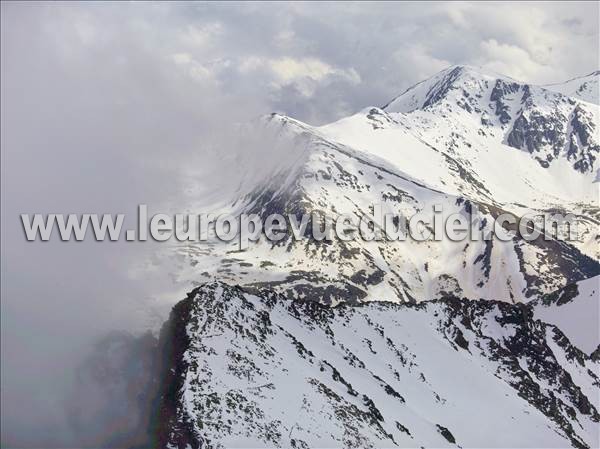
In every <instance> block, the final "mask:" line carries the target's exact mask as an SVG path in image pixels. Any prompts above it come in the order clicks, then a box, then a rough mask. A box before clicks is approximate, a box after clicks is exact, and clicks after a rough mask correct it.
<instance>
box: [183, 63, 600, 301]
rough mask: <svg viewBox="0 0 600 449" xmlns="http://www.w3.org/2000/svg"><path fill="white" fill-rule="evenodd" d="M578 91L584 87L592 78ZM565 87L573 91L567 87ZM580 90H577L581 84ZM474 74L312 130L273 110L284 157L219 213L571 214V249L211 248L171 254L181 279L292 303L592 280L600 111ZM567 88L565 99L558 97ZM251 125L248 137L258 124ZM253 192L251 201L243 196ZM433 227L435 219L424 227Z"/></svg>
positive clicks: (523, 292) (288, 244) (502, 245)
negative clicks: (575, 233) (574, 229)
mask: <svg viewBox="0 0 600 449" xmlns="http://www.w3.org/2000/svg"><path fill="white" fill-rule="evenodd" d="M597 78H598V75H597V74H594V75H591V78H590V79H589V80H587V81H585V82H584V84H585V85H586V86H590V85H591V83H592V80H593V79H596V80H597ZM572 83H573V82H572V81H570V82H567V83H566V84H565V85H564V86H563V87H564V89H567V87H568V88H570V87H569V86H571V84H572ZM582 85H583V84H582ZM552 88H553V90H548V89H547V88H544V87H540V86H533V85H530V84H525V83H520V82H517V81H515V80H512V79H510V78H507V77H502V76H500V75H496V74H491V73H486V72H483V71H481V70H478V69H474V68H470V67H463V66H459V67H451V68H449V69H447V70H444V71H442V72H440V73H439V74H437V75H435V76H433V77H432V78H430V79H428V80H426V81H423V82H422V83H419V84H417V85H415V86H413V87H412V88H410V89H408V90H407V91H406V92H404V93H403V94H401V95H399V96H398V97H396V98H395V99H393V100H392V101H391V102H390V103H389V104H387V105H385V106H384V107H382V108H378V107H369V108H366V109H364V110H362V111H361V112H359V113H357V114H355V115H353V116H350V117H347V118H344V119H341V120H339V121H337V122H335V123H332V124H329V125H325V126H321V127H312V126H309V125H307V124H304V123H301V122H299V121H297V120H294V119H292V118H289V117H284V116H280V115H272V116H270V117H268V118H266V119H265V120H264V121H263V122H262V124H261V125H260V126H257V127H258V128H260V129H261V130H262V132H263V133H264V135H265V141H268V142H272V141H274V140H276V141H278V142H279V143H280V146H281V148H282V151H288V153H289V154H287V155H286V157H283V158H281V160H282V161H283V162H282V163H281V164H279V165H278V166H277V169H275V170H274V172H273V173H270V174H269V175H268V177H267V178H266V179H264V180H262V181H258V182H256V181H253V182H252V183H250V184H246V185H244V187H243V189H241V190H240V191H239V195H238V197H236V198H235V199H233V200H231V201H230V202H229V203H226V204H225V207H224V209H223V210H225V211H229V212H231V211H235V212H238V213H241V212H245V213H257V214H260V215H262V216H263V217H264V216H266V215H268V214H271V213H276V212H277V213H283V214H289V213H293V214H297V215H299V214H302V213H311V212H313V211H318V212H320V213H323V214H325V215H327V216H330V217H332V218H335V217H337V216H339V214H342V213H350V214H353V215H355V216H357V217H360V216H363V215H365V214H368V213H371V212H372V210H373V209H372V208H373V205H374V204H381V205H382V206H383V212H384V213H398V212H402V213H403V214H405V215H406V216H411V215H412V214H414V213H416V212H421V213H424V214H429V215H428V216H429V217H430V218H431V219H432V218H433V205H434V204H441V205H443V207H444V214H445V215H449V214H451V213H461V214H467V213H468V212H470V211H471V210H472V209H473V208H475V207H476V208H477V209H478V210H479V215H478V219H479V221H478V226H480V227H481V228H483V229H487V230H489V229H491V222H492V219H493V218H494V217H497V216H499V215H500V214H503V213H510V214H513V215H514V216H516V217H521V216H523V215H524V214H526V213H538V214H551V213H556V212H561V213H572V214H574V215H576V216H577V218H578V221H579V240H578V241H575V242H561V241H556V240H550V241H546V240H544V239H543V238H540V239H538V240H537V241H534V242H527V241H524V240H523V239H520V238H518V237H514V238H513V239H512V240H511V241H508V242H500V241H498V240H493V241H481V240H480V241H477V242H468V243H467V242H452V241H449V240H447V239H445V240H443V241H425V242H417V241H414V240H408V241H404V242H389V241H387V242H377V241H370V242H367V241H364V240H357V241H351V242H343V241H339V240H334V241H333V242H318V241H316V240H307V241H293V240H292V239H290V238H288V239H285V240H283V241H281V242H278V243H277V244H273V243H271V242H265V241H261V242H258V243H256V244H254V245H251V247H250V248H249V249H247V250H245V251H238V250H237V243H231V244H225V243H222V242H218V241H213V242H209V243H207V242H199V243H197V244H189V245H185V246H179V247H178V248H177V252H178V254H179V256H181V257H180V258H179V259H178V260H177V262H176V263H177V269H176V274H175V276H176V277H177V278H178V279H179V280H186V279H188V280H194V281H195V282H205V281H210V280H213V279H219V280H224V281H228V282H232V283H235V284H241V285H244V286H246V287H248V288H250V287H253V288H270V289H273V290H276V291H278V292H280V293H284V294H286V295H287V296H288V297H290V298H306V299H310V298H318V300H319V301H322V302H324V303H327V304H335V303H338V302H340V301H351V302H356V301H369V300H391V301H421V300H431V299H434V298H436V297H439V296H440V295H442V294H449V293H451V294H456V295H458V296H465V297H467V298H471V299H477V298H486V299H494V300H501V301H508V302H522V301H527V300H529V299H531V298H533V297H535V296H536V295H539V294H548V293H551V292H553V291H555V290H557V289H559V288H561V287H564V286H566V285H568V284H571V283H573V282H576V281H579V280H582V279H586V278H589V277H591V276H594V275H597V274H598V273H600V266H599V264H598V262H597V259H598V256H599V245H598V242H599V236H598V225H599V223H600V208H599V205H598V193H599V191H598V188H599V185H600V184H599V183H598V182H594V181H595V179H596V177H597V173H598V168H599V165H598V160H597V158H598V154H600V146H599V143H598V142H599V141H600V139H599V136H598V123H599V120H598V119H599V117H600V113H599V111H598V106H597V105H595V104H591V103H589V102H586V101H582V100H580V99H579V98H577V97H568V96H566V95H564V94H562V93H560V92H557V90H561V86H558V85H555V86H552ZM564 89H563V90H564ZM257 127H255V128H257ZM248 192H249V193H248ZM431 221H433V220H431Z"/></svg>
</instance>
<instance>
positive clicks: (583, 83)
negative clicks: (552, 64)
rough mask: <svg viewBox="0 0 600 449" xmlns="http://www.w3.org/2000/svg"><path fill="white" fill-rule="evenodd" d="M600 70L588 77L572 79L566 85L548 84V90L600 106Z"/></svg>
mask: <svg viewBox="0 0 600 449" xmlns="http://www.w3.org/2000/svg"><path fill="white" fill-rule="evenodd" d="M599 81H600V70H596V71H595V72H592V73H590V74H589V75H586V76H580V77H577V78H573V79H570V80H568V81H565V82H564V83H558V84H548V85H546V86H544V87H545V88H546V89H548V90H552V91H554V92H560V93H561V94H563V95H566V96H568V97H574V98H579V99H580V100H583V101H587V102H588V103H594V104H600V83H599Z"/></svg>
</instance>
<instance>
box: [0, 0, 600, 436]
mask: <svg viewBox="0 0 600 449" xmlns="http://www.w3.org/2000/svg"><path fill="white" fill-rule="evenodd" d="M1 8H2V14H1V16H2V17H1V20H2V23H1V25H2V26H1V38H2V39H1V62H2V66H1V75H2V76H1V139H2V140H1V142H2V214H1V215H2V216H1V220H2V286H1V288H2V314H1V319H2V339H1V343H2V393H3V394H2V438H3V443H7V442H8V443H11V444H29V445H31V446H36V445H37V446H48V445H49V444H55V445H62V446H64V445H69V444H74V443H73V440H72V439H71V440H70V439H69V438H73V436H72V435H71V434H70V433H69V431H68V423H67V420H66V419H65V417H64V416H63V415H62V414H61V410H62V409H61V407H62V405H63V402H64V401H63V399H64V398H63V397H62V396H64V390H65V389H66V388H68V385H69V383H70V382H71V381H72V369H73V366H75V365H76V364H77V363H78V360H79V358H80V356H82V351H83V349H82V348H85V347H87V346H86V345H89V343H90V342H91V341H92V340H93V339H94V338H96V337H97V336H98V335H101V334H102V333H103V332H106V331H107V330H110V329H112V328H119V329H127V328H131V329H134V328H136V325H135V324H136V323H134V320H135V319H136V318H135V317H137V316H139V314H138V312H139V309H140V307H141V308H143V307H144V305H145V304H148V303H152V302H153V301H154V302H155V301H156V300H161V299H162V298H163V297H164V296H165V295H168V296H169V300H170V301H171V302H175V301H176V300H178V299H181V298H180V297H178V296H177V295H178V294H179V293H177V292H178V290H177V289H176V288H175V287H176V286H173V285H172V280H171V279H170V278H169V276H168V273H153V275H152V277H151V278H142V279H140V278H139V277H136V276H134V275H132V270H131V269H130V268H131V264H132V263H133V262H134V261H135V262H138V263H139V262H140V261H143V260H144V257H145V255H143V253H142V251H141V249H140V247H141V245H142V244H128V245H125V244H121V243H115V244H111V243H102V244H100V243H96V242H84V243H75V242H70V243H60V242H49V243H47V244H41V243H26V242H25V240H24V237H23V231H22V229H21V224H20V221H19V214H21V213H34V212H37V213H47V212H57V213H83V212H91V213H104V212H109V213H129V214H132V213H133V212H134V211H135V210H136V207H137V205H138V204H139V203H146V204H150V205H153V204H158V205H164V204H169V205H171V206H177V207H181V205H182V204H183V206H186V205H187V204H186V203H185V201H184V200H186V201H187V200H195V199H197V198H195V197H194V196H195V195H197V193H198V192H202V188H205V189H206V188H208V187H210V186H213V185H215V184H216V183H218V181H219V180H222V179H235V173H229V172H227V171H226V170H231V166H232V165H233V160H234V159H235V157H236V151H245V152H246V153H247V154H251V155H254V154H256V160H257V164H259V165H264V162H265V161H266V160H267V159H268V158H265V157H262V156H261V155H260V154H259V153H258V152H259V151H261V150H262V149H261V148H260V146H252V145H246V146H245V147H243V148H241V147H239V146H238V145H235V144H234V143H232V141H231V140H230V139H227V138H225V136H228V133H227V130H228V129H229V128H228V127H229V126H230V124H231V123H234V122H244V121H246V120H249V119H252V118H254V117H256V116H258V115H261V114H266V113H269V112H272V111H276V112H281V113H284V114H287V115H290V116H293V117H295V118H297V119H300V120H303V121H306V122H308V123H310V124H322V123H327V122H330V121H333V120H335V119H338V118H340V117H343V116H345V115H348V114H350V113H353V112H356V111H358V110H360V109H362V108H364V107H366V106H370V105H382V104H384V103H386V102H387V101H388V100H390V99H391V98H393V97H394V96H396V95H397V94H398V93H400V92H401V91H403V90H404V89H406V88H407V87H409V86H410V85H412V84H414V83H415V82H418V81H420V80H422V79H424V78H426V77H428V76H431V75H432V74H434V73H435V72H437V71H439V70H441V69H443V68H445V67H447V66H449V65H452V64H469V65H476V66H484V67H485V68H488V69H491V70H494V71H497V72H500V73H504V74H506V75H509V76H512V77H514V78H518V79H521V80H525V81H529V82H533V83H551V82H559V81H563V80H566V79H568V78H571V77H575V76H579V75H583V74H587V73H589V72H592V71H594V70H597V69H598V67H599V63H598V52H599V48H598V28H599V24H598V20H599V19H598V14H599V10H598V8H599V4H598V3H597V2H589V3H575V2H568V3H541V2H535V3H529V4H522V3H514V2H511V3H483V4H482V3H479V4H470V3H431V2H427V3H403V4H395V3H387V2H386V3H372V2H369V3H352V4H345V3H344V4H342V3H330V4H327V3H323V2H318V3H317V2H314V3H306V4H304V3H295V4H287V3H286V4H283V3H255V4H236V3H224V4H217V3H207V4H198V3H188V2H185V3H178V4H175V3H141V2H133V3H116V2H114V3H94V4H91V3H85V4H83V3H82V4H77V3H71V2H69V3H50V2H44V3H32V2H27V3H25V2H23V3H9V2H2V5H1ZM219 142H220V144H219ZM246 169H247V170H253V167H252V166H251V165H250V166H246ZM198 185H200V187H199V188H198ZM144 248H145V247H144ZM171 292H173V293H171ZM161 295H162V296H161ZM78 357H79V358H78Z"/></svg>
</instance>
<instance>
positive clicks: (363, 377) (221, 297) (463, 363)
mask: <svg viewBox="0 0 600 449" xmlns="http://www.w3.org/2000/svg"><path fill="white" fill-rule="evenodd" d="M161 344H162V346H163V347H164V348H166V349H167V355H166V358H165V360H166V361H167V363H166V365H165V369H164V372H163V382H164V391H163V396H162V399H161V403H160V419H159V422H160V426H161V427H160V432H159V445H160V446H161V447H171V448H181V449H183V448H198V447H203V448H218V447H296V448H297V447H357V448H364V447H545V448H550V447H567V446H573V447H597V445H598V438H599V435H598V432H599V429H600V426H599V421H600V415H599V414H598V407H599V404H598V402H599V393H600V381H599V379H598V368H599V367H600V365H599V362H598V361H597V360H596V361H593V360H592V359H591V358H590V357H589V356H588V355H586V354H585V353H583V352H582V351H580V350H579V349H577V348H576V347H574V346H573V345H572V344H571V343H570V342H569V339H568V338H567V337H566V336H565V335H564V334H563V333H562V332H561V331H560V330H559V329H558V328H557V327H554V326H552V325H548V324H545V323H542V322H541V321H537V320H534V317H533V315H532V311H531V308H530V307H529V306H526V305H522V304H519V305H511V304H507V303H503V302H496V301H481V300H480V301H468V300H459V299H456V298H446V299H443V300H439V301H433V302H425V303H421V304H418V305H417V304H396V303H389V302H371V303H367V304H363V305H360V306H348V305H341V306H338V307H335V308H329V307H325V306H322V305H320V304H318V302H317V301H291V300H287V299H284V298H283V297H281V296H279V295H277V294H274V293H269V292H262V293H260V294H259V295H254V294H250V293H248V292H246V291H244V290H242V289H240V288H239V287H231V286H228V285H226V284H223V283H218V282H215V283H212V284H205V285H203V286H201V287H199V288H197V289H195V290H194V291H193V292H192V293H190V294H189V295H188V298H187V299H185V300H183V301H181V302H180V303H179V304H177V305H176V306H175V308H174V309H173V312H172V314H171V318H170V320H169V322H168V323H167V324H166V325H165V327H164V328H163V331H162V333H161Z"/></svg>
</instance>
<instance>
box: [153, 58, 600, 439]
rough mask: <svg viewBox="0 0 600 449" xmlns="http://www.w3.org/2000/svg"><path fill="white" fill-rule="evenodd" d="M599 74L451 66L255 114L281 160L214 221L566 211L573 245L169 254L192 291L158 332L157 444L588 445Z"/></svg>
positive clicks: (593, 372) (307, 246) (256, 127)
mask: <svg viewBox="0 0 600 449" xmlns="http://www.w3.org/2000/svg"><path fill="white" fill-rule="evenodd" d="M598 77H599V75H598V73H594V74H592V75H590V76H588V77H584V78H580V79H577V80H571V81H568V82H566V83H564V84H561V85H552V86H534V85H530V84H526V83H522V82H518V81H515V80H512V79H510V78H507V77H503V76H500V75H497V74H492V73H487V72H484V71H481V70H479V69H474V68H470V67H463V66H461V67H451V68H449V69H447V70H444V71H442V72H440V73H439V74H437V75H435V76H433V77H432V78H430V79H428V80H425V81H423V82H422V83H419V84H417V85H415V86H413V87H412V88H410V89H408V90H407V91H406V92H404V93H402V94H401V95H399V96H397V97H396V98H394V99H393V100H392V101H390V102H389V103H388V104H387V105H385V106H383V107H368V108H365V109H364V110H362V111H360V112H358V113H357V114H354V115H352V116H350V117H346V118H343V119H341V120H338V121H336V122H335V123H331V124H328V125H325V126H320V127H313V126H309V125H307V124H305V123H302V122H299V121H297V120H294V119H293V118H290V117H285V116H281V115H277V114H273V115H271V116H269V117H267V118H265V119H263V120H262V121H260V122H258V123H255V124H253V125H252V130H253V132H259V133H263V135H264V141H265V142H268V143H269V144H275V145H277V148H278V150H280V151H281V152H282V153H279V154H278V155H277V156H278V157H277V159H278V163H277V164H273V166H274V167H275V168H274V169H273V171H272V173H269V174H268V175H267V176H265V177H264V179H262V178H259V179H257V178H256V177H255V176H252V177H250V176H248V177H243V176H240V177H239V186H240V187H239V189H238V191H237V194H236V195H235V197H234V198H231V199H229V200H227V201H224V202H223V204H222V205H221V210H220V211H221V212H229V213H236V214H238V213H246V214H259V215H261V216H263V217H266V216H267V215H269V214H273V213H279V214H284V215H288V214H293V215H296V216H300V215H302V214H310V213H311V212H315V211H316V212H319V213H320V214H323V215H326V216H328V217H331V218H334V219H335V218H336V217H337V216H339V215H340V214H347V213H348V214H352V215H354V216H356V217H361V216H363V215H365V214H371V213H373V212H374V210H373V206H374V205H375V204H380V205H382V208H383V213H398V212H401V213H403V214H404V215H405V216H411V215H412V214H414V213H417V212H419V213H422V214H425V215H426V216H427V217H428V218H430V219H431V220H430V221H431V222H433V205H435V204H437V205H442V206H443V213H444V215H446V216H447V215H449V214H451V213H459V214H464V215H465V216H467V215H470V213H471V212H473V211H475V210H477V211H478V212H477V213H476V214H475V217H476V222H475V226H476V228H477V229H480V230H490V229H491V226H492V225H491V222H492V219H493V218H495V217H497V216H499V215H500V214H504V213H509V214H512V215H514V216H515V217H521V216H523V215H525V214H527V213H536V214H552V213H556V212H561V213H572V214H574V215H575V216H576V217H577V219H578V221H579V240H578V241H572V242H565V241H559V240H553V239H550V240H546V239H544V238H539V239H537V240H534V241H526V240H524V239H522V238H521V237H518V236H517V235H515V233H514V232H513V231H514V229H512V228H511V227H507V228H505V229H503V230H501V232H502V233H503V234H504V235H505V236H509V237H510V238H509V239H508V240H507V241H500V240H478V241H469V242H465V241H462V242H454V241H451V240H449V239H443V240H441V241H434V240H426V241H416V240H411V239H408V240H406V241H377V240H371V241H367V240H364V239H357V240H353V241H344V240H340V239H333V240H332V241H319V240H317V239H315V238H307V239H305V240H294V239H292V238H291V236H290V235H288V236H286V238H284V239H283V240H281V241H279V242H268V241H266V240H264V239H263V240H260V241H258V242H255V243H251V245H250V247H249V248H248V249H245V250H240V249H239V248H238V243H237V242H231V243H224V242H221V241H219V240H218V239H216V238H211V239H210V240H209V241H208V242H205V241H203V242H198V243H188V244H185V245H177V246H176V250H175V251H176V255H177V257H176V258H170V259H169V263H170V264H171V265H170V267H169V270H170V272H171V273H173V276H174V279H175V280H178V281H180V282H182V283H185V282H186V281H189V280H193V282H194V283H195V284H196V285H197V288H195V289H194V290H193V291H192V292H191V293H189V294H188V296H187V299H185V300H183V301H181V302H180V303H178V304H177V305H176V306H175V307H174V308H173V310H172V312H171V315H170V318H169V320H168V321H167V323H166V324H165V325H164V326H163V329H162V331H161V336H160V342H159V352H160V355H161V357H160V359H161V361H162V362H161V367H162V368H161V369H160V373H159V375H158V378H157V382H156V384H157V385H160V388H161V391H160V394H159V400H158V401H157V403H158V404H159V410H158V415H157V416H156V419H155V420H154V421H155V422H156V423H157V424H158V429H157V431H156V438H157V441H156V445H157V446H159V447H170V448H188V447H191V448H198V447H207V448H212V447H214V448H217V447H295V448H298V447H302V448H307V447H492V446H493V447H548V448H550V447H556V448H558V447H567V446H572V447H579V448H585V447H597V446H598V441H599V438H600V414H599V412H598V409H599V407H600V378H599V375H598V373H599V368H600V341H599V340H600V339H599V338H598V335H597V329H598V319H599V317H598V303H599V301H598V299H599V296H598V292H599V289H598V283H599V281H600V276H598V275H599V274H600V265H599V263H598V257H599V248H598V243H599V238H600V237H599V236H598V225H599V224H600V206H599V204H598V193H599V192H598V187H599V183H598V182H597V181H596V180H597V177H598V170H599V167H600V165H599V163H598V156H599V154H600V146H599V142H600V138H599V135H598V126H600V125H599V124H598V123H599V122H598V119H599V118H600V113H599V110H598V105H597V104H594V103H593V102H590V100H594V98H595V99H596V100H595V101H596V103H597V95H596V96H595V97H594V96H593V94H594V89H596V88H595V87H594V86H597V81H598ZM247 156H248V157H251V155H250V154H248V155H247ZM240 164H241V166H243V165H244V160H243V158H242V160H241V161H240ZM232 173H239V172H235V171H234V170H233V169H232ZM227 175H228V174H224V176H227ZM211 212H216V211H214V210H213V211H211ZM311 225H312V223H309V224H308V226H311ZM234 285H235V286H234Z"/></svg>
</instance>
